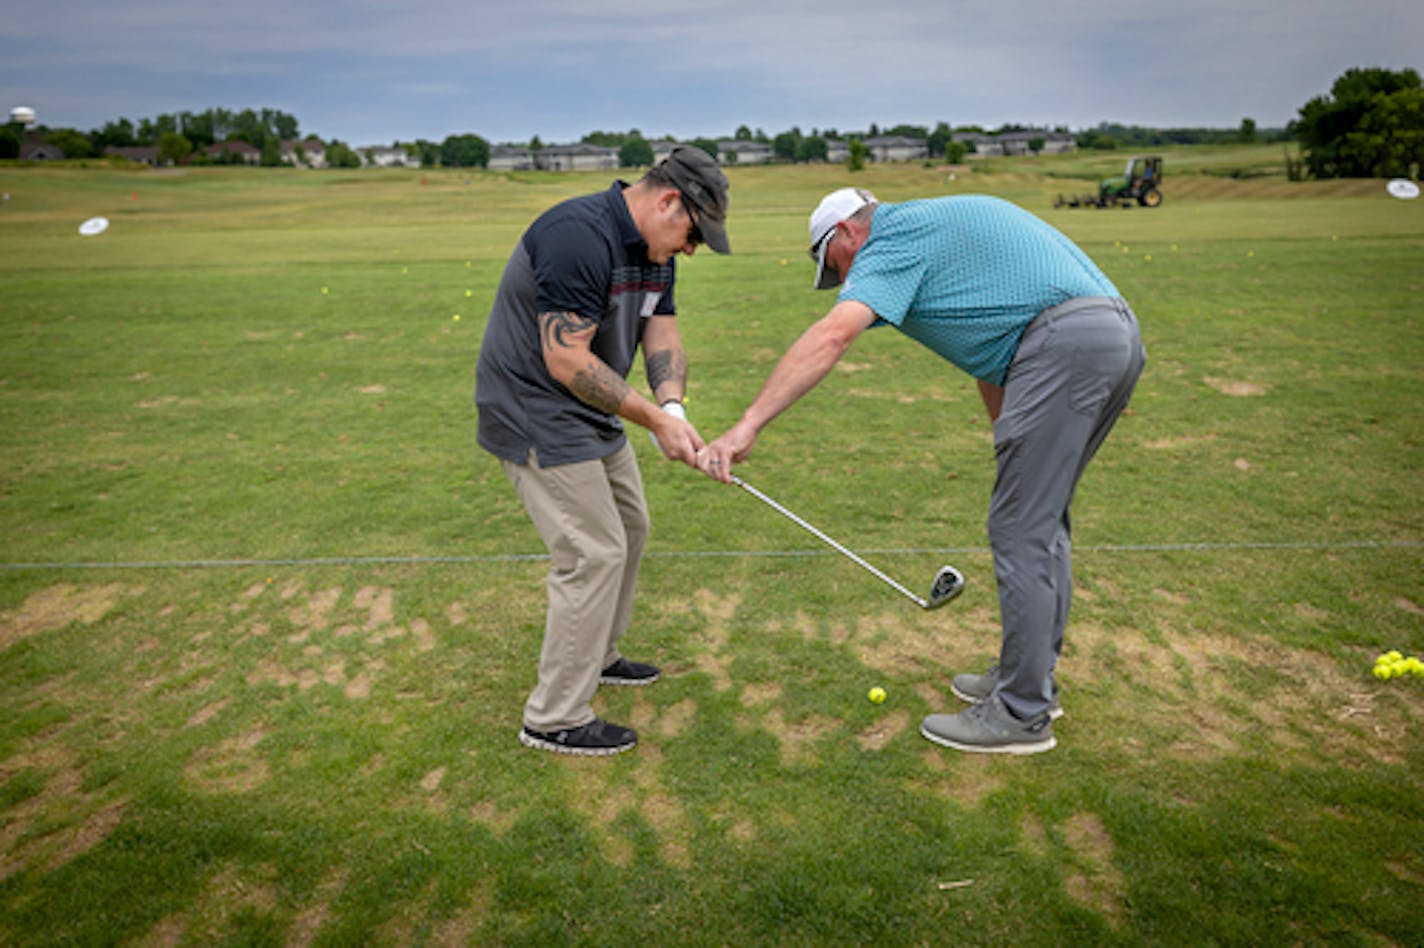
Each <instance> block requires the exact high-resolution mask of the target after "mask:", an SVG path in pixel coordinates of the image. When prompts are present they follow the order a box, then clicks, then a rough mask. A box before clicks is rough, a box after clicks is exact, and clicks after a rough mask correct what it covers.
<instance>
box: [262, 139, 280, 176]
mask: <svg viewBox="0 0 1424 948" xmlns="http://www.w3.org/2000/svg"><path fill="white" fill-rule="evenodd" d="M261 164H262V167H264V168H279V167H281V165H282V140H281V139H280V138H278V137H277V136H276V135H268V136H267V140H266V141H264V142H263V143H262V158H261Z"/></svg>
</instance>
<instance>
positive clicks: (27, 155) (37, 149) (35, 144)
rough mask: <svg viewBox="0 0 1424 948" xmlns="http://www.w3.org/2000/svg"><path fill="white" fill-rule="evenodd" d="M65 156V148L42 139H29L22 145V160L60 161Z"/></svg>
mask: <svg viewBox="0 0 1424 948" xmlns="http://www.w3.org/2000/svg"><path fill="white" fill-rule="evenodd" d="M62 158H64V149H62V148H60V147H59V146H58V145H50V144H47V143H46V142H41V141H27V142H25V143H24V144H22V145H21V146H20V160H21V161H59V160H61V159H62Z"/></svg>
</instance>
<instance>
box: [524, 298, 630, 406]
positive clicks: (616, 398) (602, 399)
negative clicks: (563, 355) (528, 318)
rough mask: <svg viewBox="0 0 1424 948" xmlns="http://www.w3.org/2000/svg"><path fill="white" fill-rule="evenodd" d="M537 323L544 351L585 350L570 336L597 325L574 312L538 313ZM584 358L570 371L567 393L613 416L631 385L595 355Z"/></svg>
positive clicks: (584, 347)
mask: <svg viewBox="0 0 1424 948" xmlns="http://www.w3.org/2000/svg"><path fill="white" fill-rule="evenodd" d="M539 320H540V329H541V331H542V334H543V341H544V349H545V351H552V350H554V349H579V348H582V349H585V351H587V346H586V345H581V344H580V341H579V340H576V339H574V338H573V337H574V336H577V335H579V334H580V333H586V332H588V331H589V330H590V329H592V328H593V327H595V326H596V325H598V324H597V322H596V321H595V320H592V319H589V318H588V317H587V316H581V315H579V314H578V313H541V314H540V316H539ZM587 355H588V361H587V362H586V363H585V364H584V365H583V366H581V367H579V368H577V369H575V370H574V374H573V378H571V379H570V380H569V386H568V387H569V391H570V392H573V394H574V397H575V398H578V399H579V400H580V401H583V402H586V403H587V404H589V405H592V406H593V407H594V408H597V409H598V410H599V411H606V412H608V413H609V414H610V415H616V414H617V413H618V409H619V407H620V406H621V405H622V404H623V400H624V399H625V398H627V397H628V393H629V392H630V391H631V390H632V386H630V385H629V384H628V382H627V381H626V380H625V379H624V378H623V377H622V376H620V375H619V374H618V373H617V372H615V371H613V369H612V368H610V367H609V366H608V363H606V362H604V361H603V360H602V359H600V358H598V356H596V355H594V354H593V353H591V352H588V353H587Z"/></svg>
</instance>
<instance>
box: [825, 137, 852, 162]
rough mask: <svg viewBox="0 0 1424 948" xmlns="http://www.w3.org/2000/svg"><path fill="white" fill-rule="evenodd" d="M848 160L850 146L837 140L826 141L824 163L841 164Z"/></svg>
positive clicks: (829, 139)
mask: <svg viewBox="0 0 1424 948" xmlns="http://www.w3.org/2000/svg"><path fill="white" fill-rule="evenodd" d="M849 160H850V145H849V144H847V143H846V142H844V141H842V140H841V139H839V138H828V139H826V161H828V162H831V163H833V164H841V163H842V162H846V161H849Z"/></svg>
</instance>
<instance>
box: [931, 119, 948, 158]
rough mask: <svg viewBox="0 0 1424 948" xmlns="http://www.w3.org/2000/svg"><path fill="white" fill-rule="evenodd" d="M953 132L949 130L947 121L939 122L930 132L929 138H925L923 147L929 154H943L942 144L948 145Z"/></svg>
mask: <svg viewBox="0 0 1424 948" xmlns="http://www.w3.org/2000/svg"><path fill="white" fill-rule="evenodd" d="M953 136H954V133H953V132H951V131H950V130H949V123H948V122H940V123H939V124H938V125H936V126H935V129H934V131H932V132H930V135H929V138H927V139H925V147H926V148H928V149H929V153H930V154H931V155H942V154H944V146H946V145H948V144H949V142H950V139H951V138H953Z"/></svg>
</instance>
